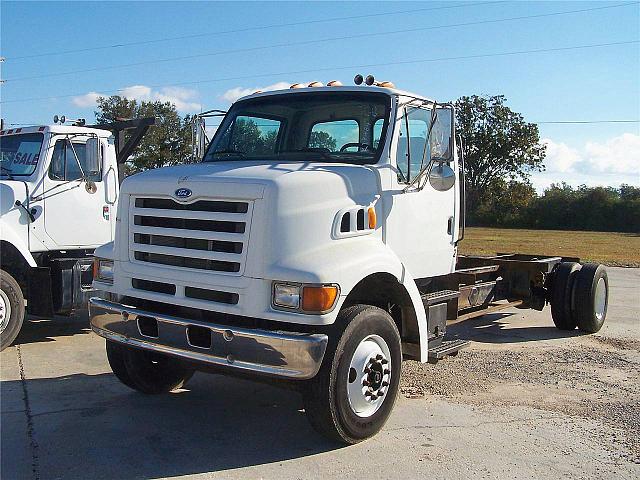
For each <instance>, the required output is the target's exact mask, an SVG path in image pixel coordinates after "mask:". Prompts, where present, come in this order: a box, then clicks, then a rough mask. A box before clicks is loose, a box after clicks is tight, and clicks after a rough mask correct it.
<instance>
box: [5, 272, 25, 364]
mask: <svg viewBox="0 0 640 480" xmlns="http://www.w3.org/2000/svg"><path fill="white" fill-rule="evenodd" d="M24 313H25V311H24V296H23V295H22V290H21V289H20V285H18V282H16V280H15V279H14V278H13V277H12V276H11V275H9V274H8V273H7V272H5V271H4V270H0V351H2V350H4V349H5V348H7V347H8V346H9V345H11V344H12V343H13V341H14V340H15V339H16V337H17V336H18V333H20V329H21V328H22V323H23V322H24Z"/></svg>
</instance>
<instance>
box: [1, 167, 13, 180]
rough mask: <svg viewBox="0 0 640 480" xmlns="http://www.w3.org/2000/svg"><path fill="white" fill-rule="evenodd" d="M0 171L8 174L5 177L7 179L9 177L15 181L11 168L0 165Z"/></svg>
mask: <svg viewBox="0 0 640 480" xmlns="http://www.w3.org/2000/svg"><path fill="white" fill-rule="evenodd" d="M0 170H2V171H3V172H6V173H5V175H6V176H7V177H9V179H10V180H14V178H13V173H12V172H11V169H10V168H9V167H5V166H4V165H0Z"/></svg>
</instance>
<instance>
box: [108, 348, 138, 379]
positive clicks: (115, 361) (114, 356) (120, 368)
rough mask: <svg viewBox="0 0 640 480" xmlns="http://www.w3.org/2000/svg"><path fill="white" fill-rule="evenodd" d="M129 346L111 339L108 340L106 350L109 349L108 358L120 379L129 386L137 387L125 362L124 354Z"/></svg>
mask: <svg viewBox="0 0 640 480" xmlns="http://www.w3.org/2000/svg"><path fill="white" fill-rule="evenodd" d="M126 348H127V347H125V346H123V345H122V344H120V343H118V342H113V341H111V340H107V344H106V350H107V360H108V361H109V366H110V367H111V370H112V371H113V373H114V374H115V376H116V377H117V378H118V380H120V381H121V382H122V383H123V384H125V385H126V386H127V387H129V388H133V389H134V390H135V387H134V386H133V381H132V380H131V377H129V373H127V367H126V366H125V364H124V356H125V350H126Z"/></svg>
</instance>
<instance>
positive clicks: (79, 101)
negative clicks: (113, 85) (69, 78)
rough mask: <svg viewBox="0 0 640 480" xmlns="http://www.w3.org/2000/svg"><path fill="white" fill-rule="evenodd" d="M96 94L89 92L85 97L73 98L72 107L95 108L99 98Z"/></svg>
mask: <svg viewBox="0 0 640 480" xmlns="http://www.w3.org/2000/svg"><path fill="white" fill-rule="evenodd" d="M101 96H102V95H100V94H99V93H97V92H89V93H87V94H86V95H80V96H79V97H73V99H72V100H71V101H72V102H73V104H74V105H76V106H78V107H82V108H89V107H95V106H96V103H97V102H98V97H101Z"/></svg>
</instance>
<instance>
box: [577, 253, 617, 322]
mask: <svg viewBox="0 0 640 480" xmlns="http://www.w3.org/2000/svg"><path fill="white" fill-rule="evenodd" d="M574 288H575V292H574V312H573V314H574V317H575V318H576V321H577V322H578V328H580V330H582V331H583V332H587V333H596V332H597V331H599V330H600V329H601V328H602V325H603V324H604V320H605V318H606V316H607V307H608V305H609V278H608V277H607V271H606V270H605V269H604V267H603V266H602V265H600V264H597V263H586V264H584V265H583V266H582V269H581V270H580V272H579V273H578V275H577V277H576V283H575V287H574Z"/></svg>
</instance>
